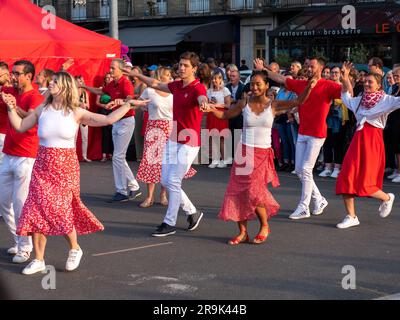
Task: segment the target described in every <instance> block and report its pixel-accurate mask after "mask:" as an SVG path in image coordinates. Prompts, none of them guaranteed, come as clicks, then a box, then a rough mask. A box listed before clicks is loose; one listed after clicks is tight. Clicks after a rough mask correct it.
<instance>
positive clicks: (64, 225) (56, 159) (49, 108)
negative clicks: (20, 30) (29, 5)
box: [2, 72, 148, 274]
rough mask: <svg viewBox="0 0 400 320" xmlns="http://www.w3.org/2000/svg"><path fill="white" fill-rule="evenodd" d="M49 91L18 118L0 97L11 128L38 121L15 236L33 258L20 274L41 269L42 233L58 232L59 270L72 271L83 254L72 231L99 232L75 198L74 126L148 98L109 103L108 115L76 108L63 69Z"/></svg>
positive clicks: (101, 120) (95, 122)
mask: <svg viewBox="0 0 400 320" xmlns="http://www.w3.org/2000/svg"><path fill="white" fill-rule="evenodd" d="M49 92H50V95H49V97H48V98H47V100H46V101H45V102H44V104H43V105H41V106H39V107H38V108H37V109H35V111H34V112H32V113H31V114H30V115H28V116H27V117H26V118H24V119H21V118H20V116H19V115H18V113H17V111H16V103H15V99H14V98H13V97H12V96H10V95H4V94H3V95H2V98H3V100H4V101H5V102H6V103H7V106H8V115H9V120H10V123H11V125H12V126H13V127H14V128H15V130H17V131H19V132H25V131H26V130H29V129H30V128H33V127H34V126H35V125H38V136H39V140H40V146H39V151H38V155H37V158H36V161H35V164H34V167H33V171H32V180H31V183H30V186H29V194H28V198H27V200H26V202H25V204H24V207H23V209H22V215H21V218H20V220H19V223H18V227H17V234H19V235H25V236H27V235H32V238H33V244H34V251H35V259H34V260H33V261H31V262H30V263H29V264H28V265H27V266H26V267H25V268H24V270H23V271H22V273H23V274H34V273H37V272H41V271H43V270H45V262H44V253H45V247H46V241H47V239H46V237H47V236H55V235H62V236H64V237H65V238H66V240H67V241H68V243H69V246H70V251H69V254H68V260H67V262H66V265H65V269H66V270H67V271H72V270H75V269H76V268H77V267H78V266H79V263H80V260H81V257H82V254H83V252H82V249H81V248H80V246H79V244H78V239H77V235H78V234H88V233H92V232H96V231H102V230H104V227H103V225H102V224H101V223H100V221H98V220H97V219H96V217H95V216H94V215H93V214H92V213H91V212H90V211H89V209H88V208H86V207H85V205H84V204H83V203H82V201H81V199H80V187H79V186H80V181H79V180H80V179H79V162H78V159H77V155H76V149H75V135H76V134H77V130H78V128H79V125H80V124H85V125H88V126H93V127H100V126H106V125H111V124H112V123H114V122H115V121H118V120H119V119H121V118H122V117H123V116H124V115H125V114H126V113H127V112H128V111H129V110H130V108H132V107H133V105H136V106H142V105H146V103H147V102H148V101H137V100H130V101H129V103H124V102H123V101H119V100H118V101H115V102H111V103H110V104H109V106H110V107H118V108H117V110H115V111H114V112H112V113H111V114H109V115H108V116H105V115H101V114H96V113H92V112H89V111H88V110H85V109H83V108H79V95H78V87H77V85H76V82H75V80H74V78H73V77H72V76H71V75H70V74H69V73H66V72H59V73H56V74H55V75H54V77H53V80H52V81H51V83H50V86H49ZM122 104H123V105H122ZM119 105H122V106H120V107H119Z"/></svg>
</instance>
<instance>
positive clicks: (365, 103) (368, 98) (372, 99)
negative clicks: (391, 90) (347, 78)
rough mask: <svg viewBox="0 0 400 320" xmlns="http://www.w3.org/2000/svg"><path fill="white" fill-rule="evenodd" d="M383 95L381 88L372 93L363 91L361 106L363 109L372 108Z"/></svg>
mask: <svg viewBox="0 0 400 320" xmlns="http://www.w3.org/2000/svg"><path fill="white" fill-rule="evenodd" d="M384 95H385V92H384V91H382V90H380V91H376V92H372V93H365V92H364V94H363V96H362V99H361V107H363V108H364V109H372V108H373V107H375V106H376V105H377V104H378V103H379V101H381V99H382V98H383V96H384Z"/></svg>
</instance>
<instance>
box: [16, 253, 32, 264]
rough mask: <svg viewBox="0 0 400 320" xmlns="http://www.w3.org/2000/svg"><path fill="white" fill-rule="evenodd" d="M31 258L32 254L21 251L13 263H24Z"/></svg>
mask: <svg viewBox="0 0 400 320" xmlns="http://www.w3.org/2000/svg"><path fill="white" fill-rule="evenodd" d="M30 256H31V253H30V252H28V251H19V252H17V254H16V255H15V256H14V257H13V259H12V262H13V263H24V262H26V261H28V260H29V258H30Z"/></svg>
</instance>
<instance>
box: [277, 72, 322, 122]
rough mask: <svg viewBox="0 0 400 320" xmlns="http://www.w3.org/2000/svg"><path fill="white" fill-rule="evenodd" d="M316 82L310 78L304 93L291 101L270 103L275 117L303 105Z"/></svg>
mask: <svg viewBox="0 0 400 320" xmlns="http://www.w3.org/2000/svg"><path fill="white" fill-rule="evenodd" d="M317 82H318V80H317V79H315V78H312V79H311V80H310V81H309V82H308V85H307V87H306V88H305V89H304V91H303V92H302V93H301V94H300V95H299V96H298V97H297V98H296V99H293V100H274V101H272V108H273V110H274V113H275V115H279V114H282V113H285V112H286V111H287V110H289V109H292V108H294V107H297V106H299V105H301V104H303V103H304V101H306V100H307V99H308V97H309V96H310V93H311V90H312V89H313V88H314V87H315V85H316V84H317Z"/></svg>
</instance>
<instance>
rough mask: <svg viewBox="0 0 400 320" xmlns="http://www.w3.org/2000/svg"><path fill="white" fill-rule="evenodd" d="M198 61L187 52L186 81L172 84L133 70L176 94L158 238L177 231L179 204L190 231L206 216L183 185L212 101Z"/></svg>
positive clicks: (182, 69)
mask: <svg viewBox="0 0 400 320" xmlns="http://www.w3.org/2000/svg"><path fill="white" fill-rule="evenodd" d="M198 64H199V57H198V56H197V54H195V53H194V52H185V53H183V54H182V55H181V56H180V61H179V77H180V78H181V79H182V80H179V81H174V82H171V83H168V84H167V83H163V82H160V81H158V80H156V79H153V78H149V77H146V76H143V75H142V74H139V73H137V72H136V71H131V72H130V73H129V75H130V76H133V77H138V78H139V79H140V80H141V81H143V82H144V83H146V84H147V86H149V87H152V88H154V89H156V90H160V91H163V92H167V93H172V94H173V130H172V133H171V136H170V139H169V141H168V143H167V145H166V147H165V151H164V155H163V162H162V173H161V184H162V185H163V186H164V187H165V188H166V189H167V190H168V197H169V199H168V200H169V201H168V209H167V213H166V215H165V218H164V221H163V223H162V224H161V225H160V226H159V227H158V228H157V230H156V231H154V232H153V233H152V235H153V236H154V237H164V236H168V235H171V234H174V233H175V232H176V229H175V224H176V220H177V217H178V211H179V206H181V207H182V209H183V210H184V211H185V213H186V215H187V221H188V223H189V226H188V230H189V231H193V230H195V229H196V228H197V226H198V225H199V223H200V220H201V219H202V217H203V213H202V212H200V211H198V210H197V209H196V207H195V206H194V205H193V204H192V202H191V201H190V200H189V198H188V197H187V195H186V193H185V192H184V191H183V190H182V188H181V186H182V180H183V177H184V176H185V174H186V173H187V172H188V170H189V169H190V166H191V165H192V163H193V161H194V159H195V158H196V157H197V154H198V152H199V149H200V126H201V119H202V116H203V113H202V112H201V111H200V106H201V105H203V104H205V103H206V102H207V101H208V100H207V92H206V88H205V87H204V86H203V85H202V84H201V83H200V81H199V79H196V78H195V74H196V71H197V66H198Z"/></svg>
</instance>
